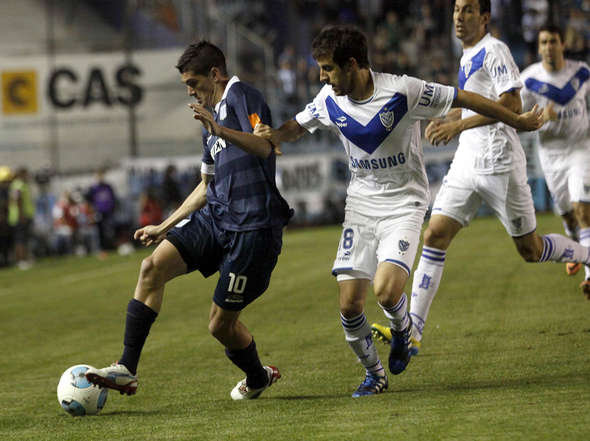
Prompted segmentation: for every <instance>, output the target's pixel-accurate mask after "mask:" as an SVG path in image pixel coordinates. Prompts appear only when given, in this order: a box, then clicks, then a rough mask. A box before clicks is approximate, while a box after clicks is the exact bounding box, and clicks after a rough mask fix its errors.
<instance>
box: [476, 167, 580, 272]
mask: <svg viewBox="0 0 590 441" xmlns="http://www.w3.org/2000/svg"><path fill="white" fill-rule="evenodd" d="M486 202H488V203H489V205H490V206H491V207H492V209H493V210H494V211H495V212H496V214H497V215H498V217H499V218H500V220H501V222H502V224H503V225H504V228H506V231H507V232H508V233H509V234H510V235H511V236H512V239H513V240H514V243H515V245H516V249H517V250H518V253H519V254H520V255H521V256H522V258H523V259H524V260H525V261H527V262H547V261H553V262H581V263H584V264H587V263H590V248H588V247H585V246H583V245H581V244H579V243H578V242H576V241H574V240H572V239H570V238H569V237H566V236H563V235H561V234H546V235H544V236H540V235H539V234H537V232H536V227H537V225H536V218H535V208H534V205H533V197H532V194H531V188H530V187H529V185H528V184H527V181H526V172H525V170H524V167H522V168H517V169H515V170H514V171H512V172H511V174H510V176H509V181H508V187H507V191H506V192H505V193H504V195H499V196H496V197H495V199H491V198H490V199H486Z"/></svg>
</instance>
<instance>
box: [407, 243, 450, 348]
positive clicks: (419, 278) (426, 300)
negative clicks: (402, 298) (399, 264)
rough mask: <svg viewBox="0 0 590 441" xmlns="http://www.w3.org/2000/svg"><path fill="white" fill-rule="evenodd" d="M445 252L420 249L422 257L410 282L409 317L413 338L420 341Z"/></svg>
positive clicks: (443, 264) (441, 273)
mask: <svg viewBox="0 0 590 441" xmlns="http://www.w3.org/2000/svg"><path fill="white" fill-rule="evenodd" d="M446 258H447V252H446V251H445V250H441V249H438V248H433V247H427V246H424V247H422V255H421V256H420V261H419V263H418V268H416V271H415V272H414V279H413V281H412V301H411V302H410V315H411V316H412V322H413V328H414V329H413V332H412V335H413V337H414V338H415V339H416V340H418V341H420V340H422V332H423V331H424V325H425V323H426V319H427V318H428V312H429V311H430V306H431V305H432V301H433V300H434V297H435V296H436V293H437V291H438V286H439V284H440V281H441V279H442V275H443V271H444V266H445V260H446Z"/></svg>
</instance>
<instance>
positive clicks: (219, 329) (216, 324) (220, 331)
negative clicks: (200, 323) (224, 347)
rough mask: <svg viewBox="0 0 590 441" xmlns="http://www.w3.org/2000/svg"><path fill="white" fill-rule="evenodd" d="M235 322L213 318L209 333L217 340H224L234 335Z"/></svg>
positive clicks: (210, 321)
mask: <svg viewBox="0 0 590 441" xmlns="http://www.w3.org/2000/svg"><path fill="white" fill-rule="evenodd" d="M232 326H233V322H231V321H228V320H222V319H219V318H217V317H213V318H212V319H211V320H209V333H210V334H211V335H212V336H213V337H215V338H216V339H223V338H224V337H227V336H229V335H230V334H231V333H232Z"/></svg>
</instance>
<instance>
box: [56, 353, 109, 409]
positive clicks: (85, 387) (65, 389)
mask: <svg viewBox="0 0 590 441" xmlns="http://www.w3.org/2000/svg"><path fill="white" fill-rule="evenodd" d="M89 368H90V366H88V365H86V364H77V365H76V366H72V367H70V368H68V369H66V371H65V372H64V373H63V374H62V376H61V378H60V379H59V384H58V385H57V401H58V402H59V404H60V405H61V407H63V409H64V410H65V411H66V412H67V413H69V414H70V415H72V416H82V415H96V414H97V413H98V412H100V411H101V409H102V408H103V407H104V405H105V403H106V401H107V394H108V389H101V388H99V387H98V386H95V385H94V384H92V383H90V382H89V381H88V380H87V379H86V371H87V370H88V369H89Z"/></svg>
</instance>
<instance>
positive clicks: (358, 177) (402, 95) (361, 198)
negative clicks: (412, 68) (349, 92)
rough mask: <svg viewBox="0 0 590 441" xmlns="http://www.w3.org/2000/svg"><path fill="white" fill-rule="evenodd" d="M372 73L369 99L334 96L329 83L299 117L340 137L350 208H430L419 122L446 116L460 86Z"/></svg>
mask: <svg viewBox="0 0 590 441" xmlns="http://www.w3.org/2000/svg"><path fill="white" fill-rule="evenodd" d="M371 75H372V78H373V86H374V93H373V96H371V98H369V99H368V100H366V101H363V102H359V101H354V100H352V99H350V98H349V97H347V96H336V95H335V94H334V92H333V91H332V86H330V85H325V86H324V87H323V88H322V89H321V90H320V92H319V93H318V95H317V96H316V97H315V98H314V100H313V102H311V103H309V104H308V105H307V106H306V107H305V109H304V110H302V111H301V112H300V113H298V114H297V115H296V117H295V119H296V121H297V122H298V123H299V124H300V125H301V126H302V127H304V128H305V129H307V130H308V131H309V132H314V131H315V130H317V129H328V130H332V131H333V132H334V133H336V135H337V136H338V137H339V138H340V141H342V145H343V146H344V150H345V151H346V155H347V156H348V165H349V169H350V171H351V181H350V185H349V186H348V197H347V206H348V207H352V208H354V209H355V210H358V211H360V212H363V213H365V214H368V215H371V216H390V215H391V214H392V212H393V211H399V209H400V207H405V208H409V207H420V206H421V207H426V206H427V204H428V181H427V179H426V172H425V170H424V161H423V153H422V145H421V140H420V137H421V135H420V123H419V120H421V119H430V118H434V117H439V116H443V115H445V114H446V113H447V112H448V111H449V110H450V108H451V105H452V102H453V99H454V98H455V94H456V90H455V89H454V88H453V87H449V86H443V85H440V84H436V83H427V82H425V81H422V80H419V79H417V78H412V77H408V76H406V75H404V76H397V75H392V74H387V73H379V72H371ZM410 209H411V208H410Z"/></svg>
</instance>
